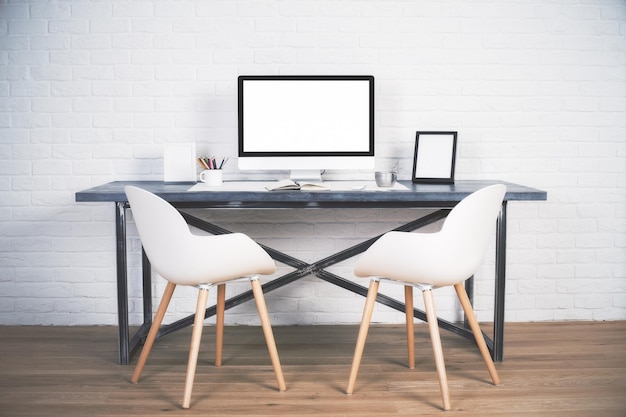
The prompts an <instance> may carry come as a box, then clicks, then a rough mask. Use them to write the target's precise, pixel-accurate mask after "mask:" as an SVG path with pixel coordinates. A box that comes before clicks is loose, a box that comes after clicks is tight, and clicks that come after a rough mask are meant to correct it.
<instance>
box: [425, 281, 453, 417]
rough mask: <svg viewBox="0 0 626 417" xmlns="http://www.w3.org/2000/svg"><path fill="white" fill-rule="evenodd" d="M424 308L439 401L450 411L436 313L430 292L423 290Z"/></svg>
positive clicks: (446, 378) (448, 392)
mask: <svg viewBox="0 0 626 417" xmlns="http://www.w3.org/2000/svg"><path fill="white" fill-rule="evenodd" d="M423 295H424V307H425V310H426V318H427V319H428V328H429V330H430V340H431V342H432V344H433V352H434V354H435V366H436V367H437V375H439V388H440V389H441V399H442V400H443V409H444V410H449V409H450V391H449V390H448V377H447V376H446V365H445V362H444V360H443V350H442V348H441V337H440V336H439V325H438V324H437V313H436V312H435V300H434V298H433V292H432V290H430V289H428V290H424V291H423Z"/></svg>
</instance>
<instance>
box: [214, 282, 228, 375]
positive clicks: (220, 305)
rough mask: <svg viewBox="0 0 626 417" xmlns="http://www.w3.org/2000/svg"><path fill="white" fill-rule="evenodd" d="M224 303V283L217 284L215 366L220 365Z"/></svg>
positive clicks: (222, 343)
mask: <svg viewBox="0 0 626 417" xmlns="http://www.w3.org/2000/svg"><path fill="white" fill-rule="evenodd" d="M225 303H226V284H219V285H218V286H217V306H216V310H217V311H216V314H215V366H217V367H219V366H222V352H223V346H224V306H225Z"/></svg>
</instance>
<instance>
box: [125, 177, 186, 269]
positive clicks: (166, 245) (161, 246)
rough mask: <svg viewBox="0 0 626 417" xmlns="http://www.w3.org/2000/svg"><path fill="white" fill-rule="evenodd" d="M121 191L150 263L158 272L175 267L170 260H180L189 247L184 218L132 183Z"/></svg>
mask: <svg viewBox="0 0 626 417" xmlns="http://www.w3.org/2000/svg"><path fill="white" fill-rule="evenodd" d="M124 191H125V192H126V196H127V197H128V202H129V203H130V206H131V209H132V212H133V218H134V220H135V225H136V226H137V231H138V232H139V237H140V239H141V244H142V246H143V248H144V250H145V252H146V255H147V256H148V259H150V263H151V264H152V266H153V267H154V269H155V270H157V272H159V274H161V275H163V274H166V275H167V271H169V270H176V268H177V265H173V263H174V262H173V260H175V259H177V260H178V261H179V262H180V261H183V260H184V258H185V254H187V253H189V250H190V248H189V245H190V242H189V241H190V237H191V232H190V231H189V226H188V225H187V223H186V222H185V219H184V218H183V216H181V214H180V213H179V212H178V211H177V210H176V209H175V208H174V207H173V206H172V205H171V204H169V203H168V202H167V201H165V200H163V199H162V198H161V197H159V196H157V195H155V194H152V193H151V192H149V191H146V190H143V189H141V188H138V187H132V186H127V187H125V188H124ZM177 263H178V262H177ZM166 278H167V279H169V277H167V276H166Z"/></svg>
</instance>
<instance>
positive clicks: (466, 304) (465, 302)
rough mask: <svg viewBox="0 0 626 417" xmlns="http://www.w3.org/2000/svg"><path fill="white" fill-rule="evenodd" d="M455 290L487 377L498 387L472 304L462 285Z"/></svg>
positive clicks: (498, 378)
mask: <svg viewBox="0 0 626 417" xmlns="http://www.w3.org/2000/svg"><path fill="white" fill-rule="evenodd" d="M454 289H455V290H456V294H457V295H458V297H459V301H460V302H461V306H462V307H463V311H465V317H466V319H467V322H468V323H469V325H470V328H471V329H472V332H473V333H474V338H475V339H476V344H477V345H478V350H480V354H481V355H482V357H483V361H485V365H487V370H488V371H489V375H490V376H491V379H492V381H493V383H494V385H500V377H499V376H498V371H497V370H496V366H495V365H494V363H493V360H492V359H491V355H490V354H489V349H488V348H487V344H486V343H485V338H484V336H483V333H482V332H481V330H480V326H479V325H478V320H477V319H476V314H475V313H474V309H473V308H472V303H471V302H470V300H469V297H468V296H467V292H466V291H465V287H464V286H463V284H456V285H455V286H454Z"/></svg>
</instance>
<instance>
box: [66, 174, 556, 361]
mask: <svg viewBox="0 0 626 417" xmlns="http://www.w3.org/2000/svg"><path fill="white" fill-rule="evenodd" d="M400 183H401V184H403V185H405V186H406V187H407V190H406V191H371V190H361V191H357V190H355V191H316V192H304V191H277V192H269V191H263V190H258V187H251V189H254V190H256V191H241V190H238V191H227V190H226V188H225V189H224V190H220V189H216V190H210V191H201V192H190V191H187V190H188V189H189V188H190V187H191V186H192V184H165V183H163V182H162V181H115V182H111V183H108V184H104V185H101V186H97V187H93V188H90V189H87V190H84V191H80V192H78V193H76V201H77V202H114V203H115V236H116V244H117V248H116V251H117V303H118V329H119V362H120V364H128V363H129V361H130V358H131V356H132V354H133V353H134V351H135V350H136V349H137V348H138V347H139V346H140V345H141V343H142V341H143V340H144V339H145V336H146V335H147V333H148V330H149V328H150V324H151V323H152V287H151V270H150V264H149V262H148V259H147V257H146V256H145V253H144V254H143V256H142V268H143V278H142V279H143V316H144V317H143V324H142V325H141V327H140V328H139V329H138V330H137V332H136V334H135V335H133V337H132V338H130V335H129V323H128V282H127V278H128V277H127V254H126V209H128V208H129V205H128V201H127V200H126V195H125V194H124V187H125V186H126V185H135V186H138V187H141V188H144V189H146V190H149V191H151V192H153V193H155V194H157V195H159V196H161V197H162V198H164V199H165V200H167V201H169V202H170V203H171V204H172V205H174V206H175V207H176V208H178V209H184V208H245V209H268V208H294V209H307V208H308V209H313V208H341V207H345V208H437V209H439V210H437V211H435V212H433V213H431V214H429V215H426V216H424V217H421V218H418V219H416V220H414V221H412V222H409V223H407V224H404V225H402V226H400V227H397V228H395V229H394V230H398V231H407V232H408V231H412V230H416V229H419V228H420V227H424V226H426V225H428V224H431V223H433V222H436V221H437V220H440V219H442V218H444V217H445V216H446V215H447V214H448V212H449V211H450V209H451V208H452V207H454V206H455V205H456V204H457V203H458V202H459V201H461V200H462V199H463V198H464V197H466V196H467V195H469V194H471V193H472V192H474V191H476V190H478V189H480V188H483V187H485V186H487V185H490V184H495V183H504V184H506V186H507V193H506V196H505V198H504V202H503V203H502V207H501V210H500V214H499V216H498V224H497V231H496V250H495V268H496V271H495V299H494V331H493V338H492V339H490V338H489V337H488V336H487V335H485V340H486V342H487V345H488V347H489V349H490V351H491V354H492V356H493V358H494V360H496V361H502V358H503V347H504V346H503V345H504V288H505V282H506V278H505V275H506V207H507V203H508V202H509V201H522V200H546V198H547V194H546V192H545V191H541V190H537V189H534V188H529V187H525V186H522V185H517V184H511V183H505V182H502V181H456V182H455V183H454V184H412V183H411V182H409V181H400ZM182 214H183V216H184V217H185V219H186V220H187V222H188V223H189V224H191V225H192V226H195V227H198V228H200V229H202V230H205V231H207V232H210V233H212V234H223V233H230V231H228V230H226V229H223V228H221V227H219V226H217V225H214V224H211V223H208V222H206V221H204V220H201V219H198V218H196V217H194V216H191V215H189V214H187V213H184V212H182ZM379 237H380V236H376V237H373V238H371V239H369V240H366V241H365V242H362V243H359V244H357V245H355V246H353V247H351V248H348V249H345V250H343V251H341V252H338V253H336V254H334V255H331V256H329V257H327V258H324V259H321V260H319V261H317V262H314V263H307V262H304V261H301V260H299V259H296V258H293V257H291V256H289V255H287V254H285V253H281V252H279V251H277V250H274V249H272V248H269V247H266V246H263V248H264V249H265V250H266V251H267V252H268V253H269V254H270V256H271V257H272V258H274V259H275V260H276V261H278V262H281V263H284V264H286V265H289V266H291V267H293V268H295V271H292V272H290V273H288V274H286V275H283V276H281V277H279V278H276V279H274V280H272V281H270V282H268V283H266V284H265V285H263V291H264V292H269V291H272V290H275V289H277V288H280V287H282V286H284V285H287V284H289V283H291V282H294V281H296V280H298V279H300V278H302V277H304V276H307V275H315V276H317V277H319V278H321V279H323V280H325V281H327V282H329V283H332V284H334V285H338V286H340V287H342V288H345V289H346V290H349V291H352V292H354V293H357V294H360V295H362V296H365V295H366V294H367V288H366V287H363V286H360V285H357V284H355V283H353V282H351V281H349V280H347V279H345V278H342V277H339V276H337V275H335V274H332V273H330V272H328V271H326V270H325V268H327V267H329V266H331V265H334V264H335V263H337V262H340V261H343V260H345V259H348V258H351V257H353V256H355V255H357V254H360V253H362V252H363V251H365V250H366V249H367V248H368V247H369V246H370V245H371V244H372V243H374V242H375V241H376V239H378V238H379ZM472 285H473V280H472V279H469V280H467V281H466V288H467V289H468V294H469V295H470V299H471V297H472V294H473V287H472ZM252 298H253V296H252V292H251V291H248V292H246V293H243V294H240V295H238V296H235V297H233V298H231V299H229V300H227V301H226V308H227V309H229V308H232V307H234V306H236V305H239V304H241V303H243V302H245V301H248V300H250V299H252ZM377 302H379V303H382V304H384V305H387V306H389V307H391V308H394V309H396V310H398V311H401V312H404V305H403V304H402V303H400V302H398V301H397V300H395V299H393V298H391V297H387V296H385V295H384V294H379V295H378V298H377ZM214 314H215V306H212V307H209V308H207V310H206V317H211V316H213V315H214ZM414 316H415V317H416V318H418V319H421V320H426V316H425V314H424V312H423V311H421V310H418V309H414ZM192 323H193V315H191V316H189V317H187V318H184V319H181V320H178V321H177V322H174V323H171V324H169V325H166V326H163V327H162V328H161V330H160V331H159V334H158V336H157V337H162V336H164V335H166V334H168V333H171V332H173V331H176V330H178V329H180V328H183V327H186V326H188V325H191V324H192ZM439 326H440V327H441V328H443V329H446V330H450V331H453V332H455V333H457V334H459V335H461V336H463V337H466V338H468V339H473V335H472V332H471V331H469V330H468V329H467V328H466V327H465V326H457V325H456V324H454V323H451V322H448V321H446V320H442V319H439Z"/></svg>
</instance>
